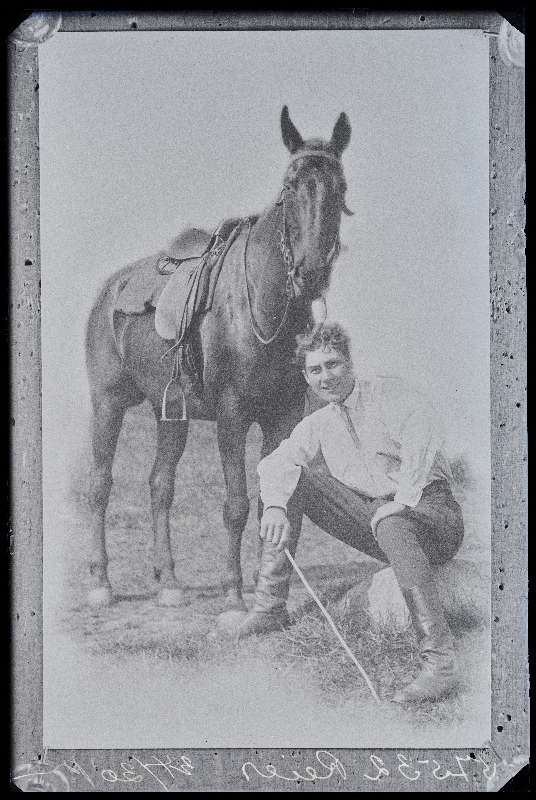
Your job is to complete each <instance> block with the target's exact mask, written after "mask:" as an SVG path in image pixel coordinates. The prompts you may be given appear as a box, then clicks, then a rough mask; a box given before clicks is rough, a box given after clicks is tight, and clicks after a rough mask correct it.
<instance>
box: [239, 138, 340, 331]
mask: <svg viewBox="0 0 536 800" xmlns="http://www.w3.org/2000/svg"><path fill="white" fill-rule="evenodd" d="M307 156H314V157H319V158H325V159H326V160H327V161H330V162H332V163H335V164H337V165H338V166H339V167H341V169H342V164H341V160H340V158H338V157H337V156H336V155H335V154H334V153H328V152H326V151H324V150H299V151H298V152H297V153H294V154H293V156H292V158H291V159H290V162H289V164H292V163H293V162H294V161H296V160H297V159H299V158H305V157H307ZM288 188H289V187H288V184H287V183H286V182H284V183H283V188H282V189H281V193H280V195H279V199H278V200H277V202H276V205H277V206H280V207H281V211H282V220H281V222H282V224H281V230H280V231H278V233H279V236H280V244H279V249H280V251H281V255H282V257H283V262H284V264H285V267H286V269H287V282H286V287H285V290H286V294H287V304H286V307H285V311H284V313H283V316H282V318H281V322H280V323H279V325H278V326H277V329H276V331H275V333H274V334H273V335H272V336H270V337H269V338H268V339H265V338H264V337H263V335H262V333H261V331H260V328H259V326H258V324H257V322H256V321H255V318H254V316H253V308H252V305H251V296H250V292H249V282H248V276H247V246H248V241H249V234H250V232H251V227H252V221H251V220H248V230H247V234H246V241H245V245H244V277H245V281H246V294H247V299H248V306H249V314H250V320H251V327H252V329H253V333H254V334H255V337H256V338H257V339H258V341H259V342H260V343H261V344H265V345H266V344H271V343H272V342H274V341H275V340H276V339H277V337H278V336H279V333H280V332H281V330H282V328H283V325H284V324H285V322H286V319H287V315H288V310H289V306H290V303H291V301H292V300H293V299H294V297H295V296H296V290H295V286H294V279H295V277H296V269H297V267H296V265H295V263H294V254H293V252H292V244H291V241H290V235H289V231H288V225H287V211H286V192H287V190H288ZM343 210H344V212H345V213H347V214H352V213H353V212H351V211H348V209H347V208H346V205H344V204H343ZM340 249H341V245H340V240H339V234H338V233H337V235H336V237H335V241H334V242H333V246H332V248H331V250H330V251H329V253H328V256H327V258H326V268H327V269H329V268H330V267H331V265H332V263H333V262H334V261H335V259H336V258H337V256H338V255H339V252H340Z"/></svg>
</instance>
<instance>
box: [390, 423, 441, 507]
mask: <svg viewBox="0 0 536 800" xmlns="http://www.w3.org/2000/svg"><path fill="white" fill-rule="evenodd" d="M427 411H428V409H420V410H419V411H416V412H414V413H413V414H410V415H409V416H408V417H407V418H406V420H405V422H404V424H403V426H402V430H401V433H400V439H401V441H400V472H399V476H398V489H397V492H396V494H395V498H394V499H395V500H396V502H397V503H403V504H404V505H406V506H410V508H415V506H416V505H418V503H419V500H420V499H421V496H422V493H423V489H424V487H425V486H426V484H427V483H428V476H429V475H430V471H431V469H432V466H433V464H434V460H435V457H436V454H437V452H438V450H439V449H440V448H441V446H442V444H443V435H442V432H441V430H440V429H439V424H438V423H437V422H436V421H435V420H433V419H432V418H431V414H430V413H426V412H427Z"/></svg>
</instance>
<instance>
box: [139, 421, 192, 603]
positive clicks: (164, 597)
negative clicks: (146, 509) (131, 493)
mask: <svg viewBox="0 0 536 800" xmlns="http://www.w3.org/2000/svg"><path fill="white" fill-rule="evenodd" d="M154 410H155V415H156V418H157V447H156V458H155V462H154V465H153V469H152V471H151V476H150V478H149V486H150V490H151V509H152V514H153V533H154V544H155V554H154V573H155V578H156V580H157V581H158V584H159V590H158V602H159V603H160V604H161V605H181V604H182V603H183V602H184V590H183V589H182V587H181V586H180V584H179V582H178V581H177V579H176V577H175V565H174V562H173V556H172V554H171V538H170V527H169V515H170V509H171V504H172V502H173V497H174V494H175V472H176V468H177V464H178V463H179V460H180V458H181V456H182V454H183V452H184V448H185V446H186V439H187V436H188V422H187V421H185V422H183V421H180V422H177V421H175V422H163V421H162V420H160V419H159V416H160V409H159V408H157V407H156V406H155V409H154Z"/></svg>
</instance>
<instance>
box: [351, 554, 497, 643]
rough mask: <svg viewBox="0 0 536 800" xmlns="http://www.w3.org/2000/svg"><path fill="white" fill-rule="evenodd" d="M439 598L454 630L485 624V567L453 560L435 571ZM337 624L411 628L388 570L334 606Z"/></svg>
mask: <svg viewBox="0 0 536 800" xmlns="http://www.w3.org/2000/svg"><path fill="white" fill-rule="evenodd" d="M434 573H435V578H436V583H437V588H438V593H439V598H440V600H441V603H442V605H443V608H444V609H445V613H446V615H447V618H448V621H449V623H450V624H451V625H452V627H453V628H454V629H458V630H460V629H470V628H474V627H476V626H477V625H480V624H482V623H483V622H486V621H487V620H488V618H489V608H490V582H489V572H488V571H487V569H486V566H485V564H483V563H480V564H476V563H474V562H471V561H465V560H462V559H454V560H453V561H449V562H448V563H447V564H444V565H442V566H441V567H436V568H435V569H434ZM336 609H337V617H338V619H339V620H348V621H352V623H353V624H354V626H358V627H363V628H364V627H366V625H367V624H368V623H369V622H370V620H372V622H373V624H375V625H378V626H381V627H388V628H389V629H391V630H395V631H402V630H404V629H405V628H406V627H407V626H408V625H409V624H410V618H409V611H408V608H407V606H406V603H405V600H404V598H403V596H402V592H401V591H400V589H399V586H398V583H397V580H396V578H395V576H394V572H393V570H392V569H391V567H385V568H383V569H381V570H379V571H378V572H376V573H375V574H374V575H373V576H372V578H371V579H370V580H369V581H368V582H367V585H366V586H364V585H363V584H362V583H361V584H360V585H358V586H354V587H353V588H352V589H350V591H349V592H347V593H346V594H345V595H344V597H343V598H342V599H341V600H340V601H339V602H338V603H337V606H336Z"/></svg>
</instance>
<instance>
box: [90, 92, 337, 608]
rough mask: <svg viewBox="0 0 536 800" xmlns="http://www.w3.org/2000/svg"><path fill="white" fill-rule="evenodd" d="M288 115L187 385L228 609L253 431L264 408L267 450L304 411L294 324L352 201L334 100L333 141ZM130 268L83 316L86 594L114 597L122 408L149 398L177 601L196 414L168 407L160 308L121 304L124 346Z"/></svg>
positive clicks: (153, 477)
mask: <svg viewBox="0 0 536 800" xmlns="http://www.w3.org/2000/svg"><path fill="white" fill-rule="evenodd" d="M280 124H281V134H282V139H283V143H284V145H285V147H286V148H287V150H288V151H289V153H290V161H289V163H288V166H287V169H286V172H285V175H284V178H283V186H282V190H281V193H280V195H279V197H278V199H277V201H276V202H274V203H272V204H271V205H269V206H268V207H267V208H266V209H265V210H264V211H263V212H262V213H260V214H259V215H257V216H255V217H251V218H249V219H248V220H246V221H245V223H244V225H243V229H242V230H241V231H240V233H239V235H238V236H237V237H236V239H235V241H234V242H233V243H232V245H231V246H230V248H229V249H228V251H227V253H226V255H225V259H224V262H223V266H222V268H221V272H220V274H219V277H218V282H217V284H216V288H215V291H214V298H213V302H212V306H211V308H210V310H209V311H207V313H206V314H204V315H201V319H200V321H199V322H198V325H197V329H196V337H197V340H198V343H199V347H200V352H201V354H202V382H201V389H199V387H197V388H196V389H195V390H194V388H192V386H191V385H187V382H185V387H186V388H185V389H184V391H185V398H186V401H187V407H188V410H189V418H193V419H206V420H211V421H215V422H216V430H217V443H218V448H219V453H220V457H221V462H222V467H223V475H224V480H225V489H226V499H225V502H224V507H223V522H224V526H225V528H226V530H227V533H228V537H229V547H228V554H227V563H226V567H225V571H224V574H223V575H222V577H221V582H222V590H223V594H224V608H225V610H230V609H240V610H244V609H245V608H246V607H245V604H244V601H243V598H242V573H241V565H240V549H241V540H242V533H243V531H244V528H245V526H246V522H247V519H248V515H249V500H248V494H247V488H246V472H245V463H244V462H245V444H246V436H247V434H248V431H249V428H250V427H251V425H252V424H253V423H254V422H257V423H258V424H259V425H260V428H261V431H262V452H261V457H264V456H266V455H268V454H269V453H270V452H272V450H273V449H274V448H276V447H277V446H278V445H279V443H280V442H281V441H282V440H283V439H285V438H287V437H288V436H289V435H290V433H291V431H292V430H293V428H294V427H295V425H296V424H297V423H298V422H299V421H300V419H302V417H303V413H304V405H305V390H306V384H305V381H304V380H303V377H302V376H301V374H300V371H299V369H298V368H297V366H296V365H295V363H294V347H295V337H296V335H297V334H299V333H302V332H303V331H304V330H306V329H307V327H308V326H310V325H311V324H312V323H313V319H312V313H311V307H312V303H313V301H315V300H319V298H324V296H325V293H326V291H327V289H328V286H329V282H330V277H331V272H332V267H333V263H334V261H335V260H336V257H337V255H338V252H339V229H340V223H341V219H342V214H343V213H347V214H351V213H352V212H351V211H349V210H348V208H347V207H346V203H345V193H346V188H347V187H346V182H345V179H344V173H343V167H342V162H341V155H342V153H343V151H344V150H345V149H346V147H347V146H348V143H349V141H350V135H351V126H350V122H349V120H348V117H347V116H346V114H345V113H344V112H342V113H341V114H340V116H339V118H338V119H337V122H336V123H335V126H334V128H333V132H332V136H331V139H330V140H329V141H328V140H323V139H317V138H314V139H307V140H304V139H303V138H302V136H301V135H300V133H299V131H298V130H297V128H296V127H295V125H294V123H293V122H292V120H291V119H290V116H289V112H288V108H287V106H285V107H284V108H283V110H282V112H281V119H280ZM194 230H195V229H194ZM134 269H136V265H130V266H128V267H126V268H123V270H121V271H119V272H117V273H115V274H114V275H113V276H112V277H111V278H109V279H108V281H107V282H106V284H105V286H104V288H103V289H102V291H101V293H100V294H99V296H98V298H97V300H96V302H95V303H94V305H93V307H92V310H91V312H90V315H89V320H88V324H87V330H86V366H87V374H88V379H89V387H90V395H91V403H92V409H93V416H92V422H93V425H92V428H93V430H92V450H93V465H92V470H91V479H90V497H89V503H90V529H91V530H90V535H91V549H90V559H89V561H90V563H89V568H90V588H89V596H88V601H89V602H90V603H91V604H94V605H107V604H109V603H111V602H112V601H113V593H112V588H111V584H110V581H109V578H108V570H107V565H108V558H107V552H106V539H105V513H106V507H107V504H108V499H109V496H110V491H111V487H112V464H113V459H114V454H115V449H116V444H117V439H118V436H119V433H120V430H121V425H122V421H123V416H124V414H125V411H126V410H127V409H128V408H129V407H132V406H135V405H138V404H140V403H142V402H144V401H145V400H146V399H148V400H149V401H150V403H151V405H152V407H153V409H154V412H155V416H156V419H157V449H156V458H155V461H154V464H153V467H152V471H151V474H150V478H149V486H150V497H151V508H152V519H153V535H154V545H155V546H154V562H153V568H154V575H155V580H156V585H157V587H158V588H157V599H158V601H159V602H161V603H162V604H170V605H181V604H183V603H184V602H185V601H186V592H185V590H184V589H183V587H182V586H181V583H180V581H179V580H178V579H177V577H176V575H175V566H174V562H173V555H172V552H171V545H170V507H171V504H172V501H173V496H174V486H175V479H176V472H177V465H178V464H179V462H180V458H181V456H182V453H183V451H184V448H185V445H186V439H187V433H188V420H187V419H186V420H180V421H174V422H170V421H166V420H165V419H164V420H163V419H161V408H162V397H163V394H164V391H165V387H166V385H167V383H168V381H169V367H166V366H165V363H166V359H165V355H166V351H167V350H168V349H169V341H165V340H164V339H163V338H161V337H160V336H159V335H158V333H157V332H156V330H155V322H154V310H148V311H147V312H145V313H143V314H137V315H132V316H129V317H126V318H124V319H123V322H122V324H123V327H122V333H121V347H120V346H119V344H118V337H117V332H116V330H115V328H114V325H115V323H114V320H115V317H116V316H117V314H116V312H114V297H115V296H116V289H117V286H118V282H119V281H120V279H124V277H125V274H127V275H128V274H130V273H131V272H132V270H134ZM179 474H180V470H179ZM259 541H261V540H260V539H259Z"/></svg>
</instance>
